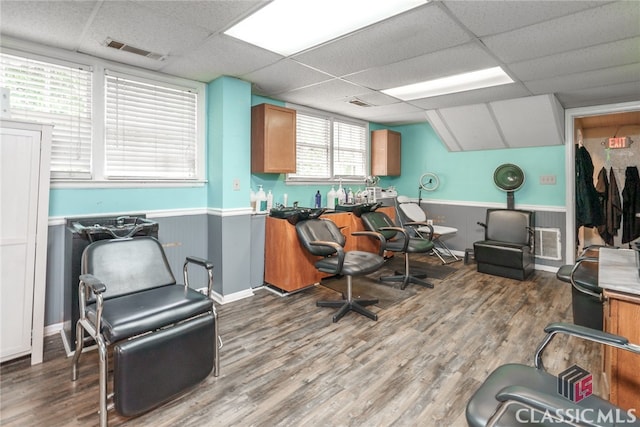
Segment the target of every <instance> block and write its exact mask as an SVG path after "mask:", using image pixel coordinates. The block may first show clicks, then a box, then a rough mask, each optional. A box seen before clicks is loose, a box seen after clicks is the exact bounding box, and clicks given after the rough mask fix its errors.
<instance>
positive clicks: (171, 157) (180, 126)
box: [105, 73, 198, 179]
mask: <svg viewBox="0 0 640 427" xmlns="http://www.w3.org/2000/svg"><path fill="white" fill-rule="evenodd" d="M105 78H106V94H105V96H106V111H105V121H106V128H105V140H106V141H105V143H106V146H105V157H106V159H105V175H106V176H107V177H109V178H116V179H118V178H123V179H124V178H137V179H140V178H145V179H196V178H197V172H198V171H197V155H198V153H197V147H198V145H197V123H196V122H197V114H196V112H197V94H196V93H195V92H194V91H192V90H190V89H188V88H176V87H174V86H169V85H164V84H162V83H150V82H147V81H142V80H135V79H132V78H129V77H123V76H118V75H115V74H114V75H112V74H111V73H109V74H108V75H107V76H106V77H105Z"/></svg>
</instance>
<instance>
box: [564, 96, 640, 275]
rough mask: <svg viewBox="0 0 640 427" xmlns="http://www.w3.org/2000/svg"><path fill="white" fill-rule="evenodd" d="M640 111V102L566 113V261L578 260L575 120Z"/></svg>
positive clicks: (577, 109) (566, 111) (597, 106)
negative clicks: (576, 244)
mask: <svg viewBox="0 0 640 427" xmlns="http://www.w3.org/2000/svg"><path fill="white" fill-rule="evenodd" d="M628 111H640V101H633V102H624V103H618V104H607V105H596V106H591V107H579V108H570V109H567V110H565V112H564V124H565V133H564V135H565V156H564V158H565V185H566V187H565V195H566V197H565V199H566V201H565V209H566V218H565V223H566V228H565V229H566V234H567V237H566V239H565V259H566V260H567V264H573V263H574V262H575V259H576V253H575V252H576V250H575V249H576V246H575V241H576V214H575V212H576V185H575V176H576V175H575V164H576V162H575V148H574V146H575V144H576V142H577V141H576V140H575V139H576V138H575V119H578V118H581V117H588V116H602V115H606V114H612V113H624V112H628Z"/></svg>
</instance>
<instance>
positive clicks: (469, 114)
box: [439, 104, 506, 150]
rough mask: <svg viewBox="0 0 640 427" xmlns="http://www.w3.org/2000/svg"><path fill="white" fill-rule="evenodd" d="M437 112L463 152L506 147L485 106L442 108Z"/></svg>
mask: <svg viewBox="0 0 640 427" xmlns="http://www.w3.org/2000/svg"><path fill="white" fill-rule="evenodd" d="M439 112H440V115H441V116H442V119H443V120H444V122H445V123H446V124H447V128H448V129H449V131H450V132H451V134H452V135H453V137H454V138H455V139H456V141H457V142H458V144H459V145H460V147H461V148H462V149H463V150H487V149H493V148H505V147H506V145H505V143H504V141H503V140H502V136H501V135H500V133H499V132H498V128H497V127H496V125H495V121H494V118H493V116H492V114H491V111H490V110H489V108H488V106H487V105H486V104H476V105H464V106H460V107H453V108H443V109H441V110H439Z"/></svg>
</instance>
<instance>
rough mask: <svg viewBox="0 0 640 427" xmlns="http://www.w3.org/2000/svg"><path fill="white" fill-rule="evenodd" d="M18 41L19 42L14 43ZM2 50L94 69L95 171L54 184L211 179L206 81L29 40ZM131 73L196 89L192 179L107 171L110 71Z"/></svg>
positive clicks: (187, 183) (168, 183) (177, 183)
mask: <svg viewBox="0 0 640 427" xmlns="http://www.w3.org/2000/svg"><path fill="white" fill-rule="evenodd" d="M14 44H15V46H14ZM2 52H3V53H7V54H10V55H15V56H21V57H24V58H29V59H34V60H37V61H42V62H48V63H51V64H56V65H64V66H73V67H75V66H78V67H80V68H83V69H86V70H90V71H91V72H92V82H91V84H92V93H91V111H92V119H91V121H92V123H91V128H92V129H91V172H90V176H85V177H65V176H58V177H52V178H51V188H103V187H105V188H140V187H193V186H202V185H204V184H205V183H206V182H207V180H206V177H207V165H206V158H207V153H206V105H207V90H206V84H205V83H202V82H197V81H193V80H188V79H183V78H180V77H175V76H170V75H168V74H162V73H158V72H154V71H150V70H144V69H141V68H136V67H133V66H128V65H124V64H119V63H115V62H111V61H108V60H103V59H100V58H96V57H93V56H90V55H85V54H81V53H77V52H67V51H64V50H61V49H55V48H47V49H46V52H44V47H41V46H33V45H31V44H29V43H24V42H21V41H13V40H3V43H2ZM106 70H109V71H111V72H115V73H119V74H122V75H127V76H129V77H130V78H132V79H139V80H140V81H146V82H147V83H151V84H155V85H166V86H167V87H172V88H182V89H189V90H192V91H193V92H194V93H196V94H197V105H196V115H197V117H196V146H195V149H196V175H195V177H194V178H192V179H184V178H180V179H172V178H140V179H138V178H135V177H133V178H132V177H129V178H124V179H123V178H110V177H108V176H106V172H105V151H106V148H105V144H106V140H105V128H106V124H105V120H106V111H105V110H106V97H105V87H106V73H107V71H106Z"/></svg>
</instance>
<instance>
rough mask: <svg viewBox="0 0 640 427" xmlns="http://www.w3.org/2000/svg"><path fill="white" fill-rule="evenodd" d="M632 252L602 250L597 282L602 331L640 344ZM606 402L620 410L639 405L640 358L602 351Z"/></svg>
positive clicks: (639, 290) (638, 280) (639, 285)
mask: <svg viewBox="0 0 640 427" xmlns="http://www.w3.org/2000/svg"><path fill="white" fill-rule="evenodd" d="M636 262H637V261H636V255H635V251H632V250H628V249H613V248H601V249H600V258H599V268H598V282H599V284H600V287H602V288H603V293H604V297H605V305H604V330H605V332H610V333H612V334H616V335H621V336H623V337H626V338H628V339H629V342H631V343H633V344H640V276H639V275H638V266H637V263H636ZM604 371H605V378H606V379H607V382H608V386H609V400H610V401H611V402H612V403H613V404H615V405H618V406H620V407H621V408H623V409H633V408H638V403H639V402H640V355H638V354H633V353H631V352H628V351H624V350H619V349H616V348H613V347H608V346H607V347H605V353H604Z"/></svg>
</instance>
